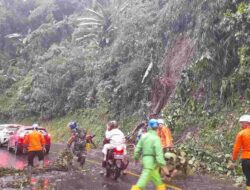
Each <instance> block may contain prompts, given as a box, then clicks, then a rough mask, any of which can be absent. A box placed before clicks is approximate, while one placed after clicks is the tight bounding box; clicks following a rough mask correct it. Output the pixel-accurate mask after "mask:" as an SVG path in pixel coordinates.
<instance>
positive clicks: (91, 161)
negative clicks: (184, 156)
mask: <svg viewBox="0 0 250 190" xmlns="http://www.w3.org/2000/svg"><path fill="white" fill-rule="evenodd" d="M51 153H56V154H57V153H58V152H51ZM86 162H89V163H92V164H96V165H99V166H101V163H100V162H98V161H95V160H92V159H91V160H90V159H86ZM126 173H127V174H129V175H131V176H134V177H140V175H138V174H136V173H134V172H132V171H126ZM165 186H166V187H169V188H172V189H173V190H182V189H181V188H179V187H176V186H173V185H169V184H166V183H165Z"/></svg>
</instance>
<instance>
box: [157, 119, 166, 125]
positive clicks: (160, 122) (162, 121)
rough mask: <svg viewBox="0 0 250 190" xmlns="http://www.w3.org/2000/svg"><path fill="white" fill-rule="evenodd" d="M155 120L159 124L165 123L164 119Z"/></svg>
mask: <svg viewBox="0 0 250 190" xmlns="http://www.w3.org/2000/svg"><path fill="white" fill-rule="evenodd" d="M157 121H158V123H159V124H165V122H164V119H158V120H157Z"/></svg>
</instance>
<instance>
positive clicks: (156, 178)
mask: <svg viewBox="0 0 250 190" xmlns="http://www.w3.org/2000/svg"><path fill="white" fill-rule="evenodd" d="M158 126H159V124H158V121H157V120H156V119H150V120H149V122H148V132H147V133H146V134H145V135H143V136H142V138H141V139H140V140H139V142H138V144H137V145H136V148H135V153H134V159H135V161H138V160H139V158H140V156H142V164H143V171H142V173H141V176H140V178H139V180H138V181H137V183H136V185H133V186H132V188H131V190H142V189H145V187H146V186H147V183H148V182H149V181H152V182H153V184H154V186H155V187H156V190H165V184H164V183H163V182H162V180H161V175H160V172H159V170H160V168H161V169H162V170H163V172H164V173H165V175H169V171H168V168H167V167H166V162H165V160H164V157H163V151H162V147H161V142H160V139H159V137H158V136H157V133H156V130H157V128H158Z"/></svg>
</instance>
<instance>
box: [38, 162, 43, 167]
mask: <svg viewBox="0 0 250 190" xmlns="http://www.w3.org/2000/svg"><path fill="white" fill-rule="evenodd" d="M43 167H44V162H43V161H39V166H38V168H39V169H43Z"/></svg>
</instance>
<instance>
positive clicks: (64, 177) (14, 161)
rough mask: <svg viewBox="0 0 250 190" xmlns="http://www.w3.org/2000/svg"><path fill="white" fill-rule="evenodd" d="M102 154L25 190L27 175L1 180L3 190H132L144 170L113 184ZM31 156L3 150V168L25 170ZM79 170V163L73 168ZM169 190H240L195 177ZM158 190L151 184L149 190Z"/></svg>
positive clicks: (135, 168)
mask: <svg viewBox="0 0 250 190" xmlns="http://www.w3.org/2000/svg"><path fill="white" fill-rule="evenodd" d="M63 148H64V145H60V144H56V145H53V146H52V147H51V152H50V154H49V155H46V158H45V160H46V164H47V165H49V164H51V163H53V162H54V161H55V160H56V158H57V155H58V153H59V152H60V150H62V149H63ZM101 158H102V155H101V151H99V150H92V151H91V152H90V153H89V154H88V160H87V162H86V164H85V166H84V167H83V168H82V169H81V170H79V169H77V170H75V169H71V170H69V171H49V172H43V173H39V174H33V175H32V178H31V180H30V181H29V182H30V183H29V184H27V183H23V184H24V185H25V186H21V185H20V184H18V183H17V181H19V182H22V181H23V182H24V181H25V180H26V181H27V178H26V175H23V174H20V175H19V174H15V175H11V176H7V177H6V176H5V177H1V178H0V189H4V190H10V189H25V190H26V189H27V190H28V189H32V190H49V189H55V190H81V189H82V190H129V189H130V188H131V186H132V185H133V184H135V183H136V181H137V179H138V174H139V173H140V166H139V165H134V164H133V163H130V166H129V172H128V174H127V175H123V176H121V178H120V179H118V181H113V180H111V179H108V178H106V177H105V176H103V175H101V174H100V171H102V170H103V169H102V168H101V165H100V163H101ZM26 160H27V156H26V155H22V156H16V155H14V154H13V153H9V152H8V151H7V150H5V149H3V148H1V149H0V167H13V168H16V169H23V168H25V166H26V164H27V161H26ZM73 165H74V166H75V167H76V168H79V167H77V163H76V162H75V163H74V164H73ZM169 185H171V186H170V187H171V188H167V189H168V190H177V189H183V190H225V189H226V190H237V189H242V188H236V187H234V186H233V185H232V182H230V181H225V180H219V179H214V178H211V177H210V176H203V175H195V176H191V177H186V178H181V179H175V180H173V181H172V182H171V184H169ZM147 189H148V190H149V189H154V188H153V186H152V185H151V184H150V185H149V186H148V188H147Z"/></svg>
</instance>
